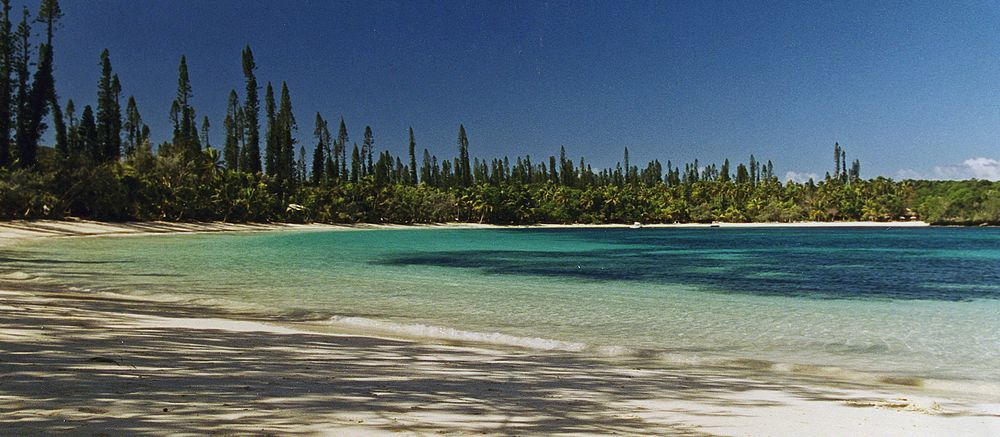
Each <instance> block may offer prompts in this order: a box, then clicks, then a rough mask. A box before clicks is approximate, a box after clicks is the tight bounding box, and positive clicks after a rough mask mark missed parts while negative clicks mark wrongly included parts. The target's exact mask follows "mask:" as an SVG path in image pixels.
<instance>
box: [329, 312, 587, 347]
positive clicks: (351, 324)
mask: <svg viewBox="0 0 1000 437" xmlns="http://www.w3.org/2000/svg"><path fill="white" fill-rule="evenodd" d="M328 323H330V324H331V325H335V326H340V327H347V328H353V329H365V330H371V331H375V332H377V333H384V334H390V335H400V336H404V337H418V338H429V339H437V340H448V341H467V342H476V343H486V344H493V345H500V346H516V347H523V348H527V349H536V350H546V351H563V352H580V351H583V350H585V349H587V345H586V344H584V343H576V342H568V341H561V340H553V339H548V338H537V337H518V336H515V335H509V334H501V333H499V332H475V331H463V330H460V329H455V328H446V327H442V326H432V325H423V324H419V323H413V324H404V323H396V322H388V321H383V320H375V319H369V318H365V317H353V316H333V317H331V318H330V319H329V320H328Z"/></svg>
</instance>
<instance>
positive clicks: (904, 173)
mask: <svg viewBox="0 0 1000 437" xmlns="http://www.w3.org/2000/svg"><path fill="white" fill-rule="evenodd" d="M896 178H897V179H927V178H926V177H924V175H923V174H922V173H920V172H919V171H916V170H914V169H912V168H904V169H901V170H899V171H897V172H896Z"/></svg>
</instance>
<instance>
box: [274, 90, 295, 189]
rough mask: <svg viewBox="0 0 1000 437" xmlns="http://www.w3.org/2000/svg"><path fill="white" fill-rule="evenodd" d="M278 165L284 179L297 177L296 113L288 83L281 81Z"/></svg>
mask: <svg viewBox="0 0 1000 437" xmlns="http://www.w3.org/2000/svg"><path fill="white" fill-rule="evenodd" d="M277 122H278V150H279V153H280V155H279V157H278V166H279V168H280V170H279V178H280V179H283V180H286V181H288V180H294V179H295V137H294V134H293V133H294V131H295V129H297V125H296V123H295V114H293V113H292V98H291V96H290V95H289V93H288V84H286V83H285V82H282V83H281V103H280V106H279V108H278V115H277Z"/></svg>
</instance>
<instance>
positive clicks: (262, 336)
mask: <svg viewBox="0 0 1000 437" xmlns="http://www.w3.org/2000/svg"><path fill="white" fill-rule="evenodd" d="M9 224H10V223H7V225H9ZM17 226H18V227H16V228H15V230H14V231H9V230H6V231H4V233H2V234H0V239H4V236H5V235H9V234H10V233H14V232H16V233H17V234H18V235H21V237H19V238H20V239H21V240H22V241H23V239H25V238H51V237H53V236H65V235H77V234H79V235H102V232H101V230H102V229H103V228H100V227H101V226H107V227H108V232H109V233H110V234H111V235H142V234H144V233H150V232H156V233H160V232H210V231H261V230H276V229H320V228H318V227H308V228H303V227H297V226H287V225H277V226H276V227H272V225H260V226H258V225H250V228H247V227H246V226H247V225H235V226H234V227H232V228H229V227H228V226H230V225H215V224H207V225H178V226H182V228H181V229H167V228H166V225H164V227H163V228H156V229H153V230H150V229H149V228H148V225H146V224H139V225H106V224H94V223H89V222H84V223H83V224H81V225H80V226H76V224H75V223H67V222H42V223H35V222H31V223H20V224H18V225H17ZM144 226H145V227H146V228H143V227H144ZM169 226H175V225H173V224H170V225H169ZM222 226H226V227H225V228H222ZM310 226H311V225H310ZM36 227H39V228H41V229H35V228H36ZM8 228H9V227H8ZM326 228H327V227H322V229H326ZM338 229H340V228H339V227H338ZM344 229H356V228H353V227H352V228H344ZM29 233H31V235H28V234H29ZM12 256H14V255H12ZM0 290H4V291H0V357H2V358H0V434H3V435H51V434H60V433H65V434H71V435H95V434H97V435H100V434H102V433H104V434H107V435H164V434H170V435H205V434H240V435H245V434H276V435H288V434H303V435H366V434H376V435H378V434H399V433H402V434H403V435H406V434H414V435H423V434H433V433H445V434H456V435H467V434H480V433H485V434H501V435H509V434H534V435H556V434H572V435H581V434H599V435H605V434H643V435H650V434H656V435H662V434H670V435H674V434H680V435H997V434H998V433H1000V406H997V405H984V404H974V403H968V402H962V401H957V400H948V399H943V398H937V397H931V396H923V395H921V396H914V395H912V394H902V391H900V392H894V391H892V390H886V389H884V388H879V389H876V388H872V387H865V386H861V385H846V384H839V385H832V384H822V383H819V382H818V381H814V380H808V379H804V378H803V379H796V378H782V379H775V378H772V377H768V376H766V375H754V374H752V373H747V372H733V371H730V370H727V369H717V368H698V367H665V366H662V365H660V366H652V365H650V364H649V363H648V362H646V361H643V360H637V359H629V360H618V361H614V362H612V361H609V360H606V359H600V358H595V357H589V356H586V355H584V354H577V353H560V352H539V351H531V350H519V349H493V348H483V347H477V346H474V345H454V344H452V345H447V344H428V343H423V342H415V341H405V340H397V339H388V338H378V337H367V336H358V335H346V334H338V333H318V332H314V331H313V330H312V329H311V327H310V326H309V325H308V324H307V323H292V322H287V321H281V320H274V319H269V318H267V317H265V316H259V315H254V314H247V313H238V312H233V311H231V310H226V309H222V308H206V307H195V306H191V305H187V304H177V303H171V302H164V301H152V300H142V299H136V298H132V297H126V296H118V295H108V294H88V293H81V292H69V291H64V290H53V289H51V288H50V286H47V285H46V284H44V283H43V282H39V281H37V280H35V279H33V278H32V277H31V276H30V275H27V276H24V277H15V278H6V279H2V280H0Z"/></svg>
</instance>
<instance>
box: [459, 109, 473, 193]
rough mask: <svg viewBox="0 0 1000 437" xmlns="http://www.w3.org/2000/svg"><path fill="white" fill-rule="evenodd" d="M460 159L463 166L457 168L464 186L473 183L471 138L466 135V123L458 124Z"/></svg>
mask: <svg viewBox="0 0 1000 437" xmlns="http://www.w3.org/2000/svg"><path fill="white" fill-rule="evenodd" d="M458 161H459V165H460V167H461V168H459V169H457V170H458V171H459V174H460V177H461V184H462V186H463V187H468V186H471V185H472V169H471V168H470V166H469V138H468V137H467V136H466V135H465V125H462V124H460V125H458Z"/></svg>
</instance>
